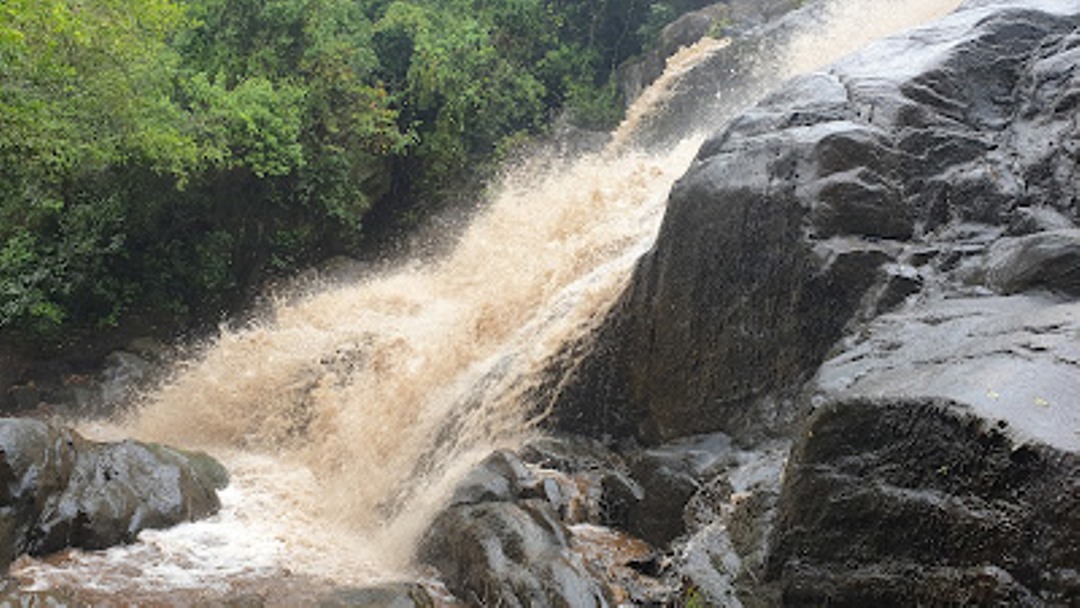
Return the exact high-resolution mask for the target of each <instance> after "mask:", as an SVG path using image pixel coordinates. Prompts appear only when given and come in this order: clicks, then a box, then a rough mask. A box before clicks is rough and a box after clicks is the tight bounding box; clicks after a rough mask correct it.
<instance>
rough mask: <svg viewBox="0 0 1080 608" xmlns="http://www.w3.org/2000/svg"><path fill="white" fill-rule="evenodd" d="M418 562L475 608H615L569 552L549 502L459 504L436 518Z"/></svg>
mask: <svg viewBox="0 0 1080 608" xmlns="http://www.w3.org/2000/svg"><path fill="white" fill-rule="evenodd" d="M419 558H420V560H421V561H423V562H424V563H427V564H430V565H432V566H434V567H435V568H436V569H437V570H438V571H439V573H440V575H441V576H442V577H443V580H444V581H445V582H446V584H447V587H448V588H449V589H450V590H451V591H452V592H454V594H455V595H457V596H458V597H460V598H462V599H464V600H465V601H466V602H467V603H469V604H470V605H478V606H507V607H515V606H521V607H524V606H537V607H540V606H558V607H567V608H569V607H571V606H574V607H577V606H581V607H583V608H588V607H589V606H608V605H609V601H608V599H607V597H606V596H605V589H604V587H603V586H602V585H601V584H600V583H599V582H598V581H597V580H596V579H595V578H594V577H593V576H592V575H591V574H590V573H589V572H588V571H587V570H586V568H585V565H584V563H583V562H582V561H581V559H580V558H579V557H578V556H576V555H575V554H574V553H572V552H571V551H570V548H569V536H568V533H567V531H566V529H565V527H564V526H563V524H562V522H560V521H559V518H558V515H557V514H556V512H555V511H554V509H552V508H551V505H549V504H548V503H547V502H545V501H542V500H537V499H533V500H526V501H517V502H482V503H477V504H470V505H458V506H455V507H450V508H448V509H446V510H444V511H443V512H442V513H440V514H439V516H438V517H436V519H435V521H434V523H433V524H432V525H431V527H430V528H429V530H428V532H427V534H426V535H425V538H424V539H423V541H422V542H421V545H420V549H419Z"/></svg>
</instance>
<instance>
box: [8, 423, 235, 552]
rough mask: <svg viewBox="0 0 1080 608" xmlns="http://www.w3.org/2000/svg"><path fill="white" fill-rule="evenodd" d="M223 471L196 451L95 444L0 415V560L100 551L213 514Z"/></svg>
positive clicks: (225, 480) (124, 443) (225, 479)
mask: <svg viewBox="0 0 1080 608" xmlns="http://www.w3.org/2000/svg"><path fill="white" fill-rule="evenodd" d="M227 483H228V474H227V473H226V472H225V470H224V468H222V467H221V465H220V464H218V463H217V462H216V461H214V460H213V459H211V458H210V457H209V456H206V455H204V454H196V453H187V452H181V451H179V450H175V449H172V448H169V447H166V446H162V445H157V444H146V443H140V442H136V441H122V442H119V443H98V442H93V441H88V440H86V439H83V438H82V437H81V436H79V435H78V434H77V433H75V432H74V431H71V430H69V429H65V428H60V427H54V426H51V425H48V424H46V423H44V422H40V421H37V420H29V419H0V563H2V564H3V565H4V566H6V565H8V564H10V563H11V561H12V560H14V558H15V557H17V556H18V555H20V554H23V553H28V554H31V555H43V554H47V553H51V552H55V551H59V550H60V549H63V548H66V547H78V548H83V549H102V548H105V547H108V546H112V545H117V544H122V543H128V542H131V541H133V540H135V537H136V535H137V534H138V533H139V532H140V531H141V530H144V529H147V528H164V527H168V526H171V525H175V524H178V523H181V522H184V521H192V520H195V519H199V518H202V517H206V516H208V515H211V514H213V513H215V512H216V511H217V510H218V508H219V507H220V503H219V502H218V497H217V492H216V490H217V489H220V488H222V487H224V486H225V485H226V484H227Z"/></svg>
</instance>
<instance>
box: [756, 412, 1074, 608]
mask: <svg viewBox="0 0 1080 608" xmlns="http://www.w3.org/2000/svg"><path fill="white" fill-rule="evenodd" d="M1013 407H1020V404H1019V403H1013ZM1032 407H1034V406H1032ZM1076 428H1078V427H1077V426H1075V425H1074V426H1072V427H1071V429H1073V430H1075V429H1076ZM805 435H806V437H807V439H805V440H804V441H802V442H800V443H799V445H798V446H797V447H796V449H795V451H794V453H793V454H792V456H791V462H790V463H789V467H788V474H787V476H786V481H785V485H784V490H783V498H782V502H781V508H780V518H779V524H778V528H777V529H778V534H777V535H776V537H775V538H774V543H775V546H774V548H773V552H772V555H771V556H770V560H771V564H770V568H771V571H770V576H771V577H772V578H774V579H778V580H781V581H782V584H783V603H784V604H785V605H791V606H800V605H812V606H817V605H825V604H828V605H830V606H866V605H915V604H921V605H929V604H934V605H980V606H988V605H994V606H1044V605H1048V604H1049V605H1061V606H1064V605H1068V602H1070V601H1074V600H1075V599H1076V598H1078V597H1080V577H1078V576H1077V571H1076V565H1077V564H1080V511H1078V510H1077V505H1080V457H1078V456H1077V454H1076V452H1064V451H1061V450H1056V449H1053V448H1051V447H1048V446H1045V445H1041V444H1035V443H1032V444H1025V443H1020V442H1018V441H1017V440H1016V439H1015V438H1014V437H1013V434H1012V433H1011V432H1010V429H1009V427H1008V425H1007V424H1005V423H1003V422H994V421H993V420H992V419H989V418H987V417H985V416H983V415H980V414H979V413H977V412H974V411H972V408H970V407H969V406H967V405H964V404H962V403H960V402H957V401H952V400H946V399H937V398H929V397H889V398H874V399H870V398H852V399H848V400H844V401H833V402H830V403H829V404H828V405H825V406H824V407H822V408H821V409H819V410H818V411H817V412H816V413H815V414H814V416H813V417H812V418H811V419H810V421H809V423H808V424H807V426H806V431H805Z"/></svg>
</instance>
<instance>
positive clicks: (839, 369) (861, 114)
mask: <svg viewBox="0 0 1080 608" xmlns="http://www.w3.org/2000/svg"><path fill="white" fill-rule="evenodd" d="M1077 100H1080V2H1077V1H1076V0H1065V1H1055V2H1051V1H1045V0H1018V1H1013V2H994V1H981V2H968V3H967V4H966V5H965V6H964V7H962V9H961V10H959V11H958V12H956V13H955V14H953V15H951V16H949V17H947V18H945V19H943V20H941V21H939V22H937V23H934V24H931V25H927V26H925V27H922V28H920V29H918V30H916V31H914V32H911V33H908V34H904V35H901V36H897V37H893V38H889V39H885V40H882V41H879V42H877V43H874V44H872V45H870V46H869V47H868V48H866V49H865V50H863V51H861V52H860V53H858V54H856V55H854V56H852V57H849V58H847V59H845V60H843V61H841V62H839V63H837V64H835V65H833V66H831V67H829V68H827V69H825V70H824V71H821V72H817V73H812V74H808V75H805V76H801V77H798V78H796V79H794V80H792V81H790V82H788V83H787V84H785V85H784V86H783V87H781V88H780V89H778V90H777V91H776V92H774V93H773V94H771V95H770V96H768V97H767V98H765V99H764V100H763V101H762V102H761V103H760V104H758V105H757V106H755V107H753V108H751V109H750V110H747V111H746V112H744V113H742V114H741V115H740V116H738V117H737V118H735V119H734V120H733V121H732V122H731V123H730V124H729V125H728V126H727V127H726V128H725V129H724V130H722V131H721V132H719V133H717V134H716V135H715V136H714V137H712V138H711V139H709V140H708V141H707V142H706V143H705V144H704V145H703V147H702V149H701V151H700V153H699V155H698V157H697V159H696V161H695V162H694V165H693V166H692V167H691V169H690V171H689V172H688V173H687V175H686V176H685V177H684V178H683V179H682V180H680V182H679V183H678V184H677V185H676V186H675V188H674V189H673V191H672V194H671V197H670V199H669V205H668V210H667V214H666V216H665V219H664V224H663V226H662V228H661V232H660V235H659V238H658V240H657V243H656V245H655V247H654V248H653V250H652V251H651V252H650V253H649V254H648V255H646V256H645V257H644V258H643V259H642V261H641V263H640V264H639V266H638V268H637V270H636V272H635V275H634V277H633V280H632V283H631V285H630V286H629V288H628V289H627V291H626V292H625V293H624V294H623V297H622V298H621V300H620V301H619V302H618V304H617V305H616V306H615V308H614V309H613V311H612V313H611V314H610V316H609V318H608V319H607V321H606V322H605V324H604V325H603V326H602V327H601V328H600V329H599V330H598V331H597V332H596V333H595V334H594V335H593V336H592V337H591V338H590V340H589V341H587V342H586V343H582V344H577V345H574V348H572V349H568V355H567V361H570V363H569V364H566V362H565V361H563V362H561V363H562V365H561V367H560V366H558V365H557V366H555V367H556V370H555V372H554V373H556V374H557V375H559V376H560V381H559V382H553V383H552V385H558V386H561V387H562V393H561V395H560V396H559V398H558V400H557V404H556V406H555V413H554V416H553V419H552V427H553V428H554V429H556V430H560V429H563V430H565V429H573V430H574V431H576V432H586V433H588V434H591V435H593V436H596V437H600V438H604V439H608V440H612V441H613V442H616V443H618V442H623V443H625V442H627V441H640V442H644V443H646V444H653V445H655V444H659V443H664V442H671V441H673V440H677V439H678V438H681V437H684V436H687V435H696V434H700V433H704V432H716V431H720V432H724V433H727V434H729V435H730V436H732V438H733V440H734V442H735V445H737V446H743V447H746V446H761V445H764V444H763V442H764V441H768V440H773V439H779V440H783V439H784V438H788V439H790V440H791V441H793V445H794V447H793V449H792V451H791V455H790V461H789V462H788V465H787V467H786V469H785V471H786V472H785V474H784V476H783V479H784V481H783V485H782V489H780V490H779V497H778V498H777V496H776V495H775V494H771V493H770V492H769V491H768V490H767V488H768V485H767V484H766V485H761V486H759V491H758V492H756V498H755V499H754V500H753V501H750V502H748V501H746V500H745V499H743V500H740V499H736V498H735V495H736V494H737V492H731V491H729V490H727V489H725V488H724V487H723V483H722V480H721V482H720V483H719V485H717V484H716V483H713V482H710V481H707V480H706V481H705V482H704V483H702V482H701V481H696V480H695V481H691V480H692V479H693V478H692V476H689V475H687V473H686V471H687V470H688V469H686V468H685V467H684V468H679V467H678V466H676V467H672V466H671V462H670V461H669V460H665V459H663V458H660V459H657V458H652V460H647V461H642V462H644V463H645V464H644V465H643V467H644V468H643V469H641V470H635V471H634V473H635V479H636V481H637V482H638V483H639V484H640V485H641V486H642V487H643V491H644V496H646V497H648V496H649V495H650V494H649V486H650V485H652V486H654V487H656V488H660V490H659V494H660V495H663V496H668V497H670V499H671V502H672V504H671V505H670V508H669V509H668V510H667V511H663V512H661V511H656V510H653V509H650V513H651V514H652V517H659V518H660V519H658V520H652V521H648V522H646V524H647V525H645V526H643V527H640V529H638V530H637V532H638V533H640V534H646V535H652V538H653V539H654V542H657V543H666V542H669V541H671V539H672V538H674V539H675V540H674V544H673V545H672V546H673V547H674V548H675V550H676V555H677V556H678V557H679V559H677V560H675V562H676V563H674V564H673V566H672V567H676V568H679V569H680V572H681V574H680V576H681V578H682V580H683V582H684V583H685V585H686V586H685V587H684V591H687V590H688V592H692V593H694V594H698V595H696V597H700V598H703V599H705V600H708V601H710V602H714V603H718V604H720V605H740V604H741V605H773V604H775V603H781V604H783V605H830V606H833V605H840V606H866V605H916V604H945V605H971V604H974V605H1031V606H1046V605H1054V606H1056V605H1069V603H1070V602H1072V601H1075V600H1074V598H1076V597H1078V596H1080V578H1077V575H1076V570H1077V564H1080V554H1078V553H1077V550H1076V547H1077V546H1078V540H1080V539H1078V537H1077V534H1076V532H1075V531H1076V530H1078V529H1080V520H1078V519H1077V516H1076V515H1075V513H1077V512H1078V511H1080V481H1078V480H1080V475H1078V473H1080V471H1078V468H1077V466H1078V465H1077V463H1078V460H1077V459H1078V454H1080V434H1078V429H1080V402H1078V401H1077V397H1076V395H1078V394H1080V350H1078V349H1080V346H1078V344H1080V325H1078V319H1080V302H1078V301H1077V296H1078V294H1080V289H1078V281H1080V278H1078V277H1080V275H1078V271H1077V268H1080V265H1078V263H1077V262H1080V260H1078V259H1077V251H1078V247H1077V243H1078V242H1080V237H1078V236H1077V231H1078V228H1077V222H1078V220H1080V147H1078V146H1077V144H1076V142H1078V141H1080V121H1078V120H1077V109H1078V107H1080V106H1078V105H1077ZM627 460H628V461H632V459H631V458H629V457H628V458H627ZM778 469H779V467H774V468H773V469H772V470H773V471H776V470H778ZM650 474H652V475H653V477H655V478H656V479H652V480H650ZM775 480H776V481H777V483H778V477H777V478H775ZM654 482H655V483H654ZM695 483H698V484H700V486H695V485H694V484H695ZM775 487H778V488H779V487H780V486H779V485H777V486H775ZM665 488H666V489H665ZM707 489H708V491H706V490H707ZM709 492H711V495H712V496H713V498H712V499H711V503H710V499H709V498H708V494H709ZM656 495H657V494H655V493H654V494H653V496H656ZM725 496H726V497H727V498H726V499H725ZM717 497H719V498H718V499H717ZM647 500H648V499H647V498H646V499H644V500H643V501H642V502H647ZM703 501H704V503H705V504H713V505H715V506H714V508H711V509H704V510H702V509H701V504H702V503H703ZM740 505H754V506H753V507H752V508H750V507H748V506H740ZM680 509H681V515H682V517H683V520H684V522H701V521H704V522H707V523H705V524H704V525H701V524H700V523H698V524H694V525H689V523H686V525H685V526H682V527H680V526H678V525H677V524H678V521H677V516H678V515H679V514H680ZM702 512H704V513H706V516H704V517H703V518H702V517H698V516H696V515H695V514H700V513H702ZM708 513H711V515H708ZM740 513H741V515H740ZM710 518H711V519H710ZM630 521H633V518H631V520H630ZM639 521H642V520H639ZM703 544H704V545H705V546H706V549H705V550H704V551H702V549H701V547H702V545H703ZM695 551H696V553H695ZM695 555H696V556H697V557H694V556H695ZM702 556H708V558H707V559H702ZM755 560H756V561H755ZM694 564H696V565H694ZM708 564H711V565H708ZM755 564H756V565H755ZM762 564H766V565H762Z"/></svg>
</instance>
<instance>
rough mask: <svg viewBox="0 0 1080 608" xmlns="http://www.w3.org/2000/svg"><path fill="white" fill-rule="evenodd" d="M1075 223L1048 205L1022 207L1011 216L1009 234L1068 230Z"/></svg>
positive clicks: (1019, 234)
mask: <svg viewBox="0 0 1080 608" xmlns="http://www.w3.org/2000/svg"><path fill="white" fill-rule="evenodd" d="M1075 227H1076V226H1075V224H1073V222H1072V221H1071V220H1069V218H1067V217H1065V216H1064V215H1062V214H1061V213H1060V212H1058V211H1056V210H1054V209H1052V208H1048V207H1020V208H1019V209H1016V210H1015V211H1013V213H1012V215H1011V217H1010V218H1009V231H1008V234H1009V236H1025V235H1028V234H1034V233H1036V232H1045V231H1048V230H1067V229H1069V228H1075Z"/></svg>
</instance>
